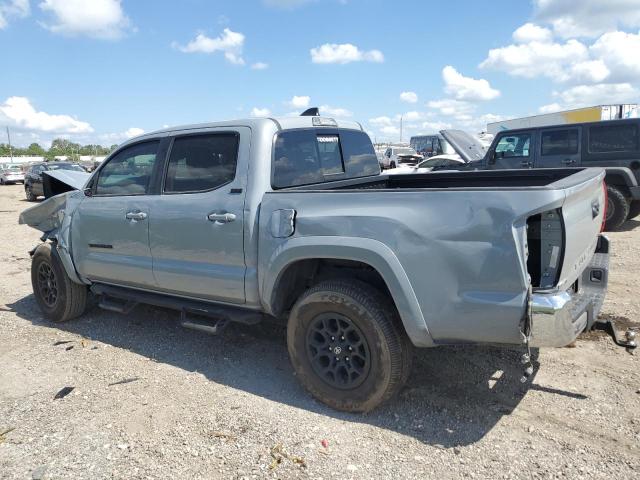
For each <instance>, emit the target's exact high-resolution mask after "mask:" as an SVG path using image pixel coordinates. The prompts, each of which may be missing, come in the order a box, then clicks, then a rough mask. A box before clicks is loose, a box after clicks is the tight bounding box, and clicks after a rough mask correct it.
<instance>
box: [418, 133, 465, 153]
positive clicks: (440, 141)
mask: <svg viewBox="0 0 640 480" xmlns="http://www.w3.org/2000/svg"><path fill="white" fill-rule="evenodd" d="M409 145H410V146H411V148H413V149H414V150H415V151H416V152H417V153H418V154H420V155H422V156H423V157H424V158H429V157H435V156H437V155H455V154H456V151H455V150H454V149H453V147H452V146H451V145H449V143H448V142H447V141H446V140H445V139H444V137H443V136H442V135H440V134H432V135H416V136H413V137H411V139H410V140H409Z"/></svg>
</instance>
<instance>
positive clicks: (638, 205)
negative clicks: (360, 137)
mask: <svg viewBox="0 0 640 480" xmlns="http://www.w3.org/2000/svg"><path fill="white" fill-rule="evenodd" d="M638 215H640V200H634V201H633V202H631V205H629V216H628V217H627V220H631V219H632V218H636V217H637V216H638Z"/></svg>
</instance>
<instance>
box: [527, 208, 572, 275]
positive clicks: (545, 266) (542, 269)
mask: <svg viewBox="0 0 640 480" xmlns="http://www.w3.org/2000/svg"><path fill="white" fill-rule="evenodd" d="M527 250H528V258H527V271H528V272H529V275H530V276H531V286H532V287H533V288H552V287H554V286H555V285H557V283H558V280H559V278H560V267H561V266H562V261H563V258H564V226H563V222H562V211H561V210H560V209H559V208H558V209H555V210H549V211H547V212H543V213H540V214H538V215H534V216H532V217H529V218H528V219H527Z"/></svg>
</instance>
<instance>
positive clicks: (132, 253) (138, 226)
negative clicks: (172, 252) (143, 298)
mask: <svg viewBox="0 0 640 480" xmlns="http://www.w3.org/2000/svg"><path fill="white" fill-rule="evenodd" d="M162 151H163V149H162V148H161V141H160V140H151V141H145V142H140V143H136V144H134V145H131V146H127V147H125V148H123V149H122V150H121V151H120V152H118V153H116V154H115V155H114V156H113V157H111V158H110V159H108V160H107V161H106V162H105V164H104V165H102V166H101V168H100V170H99V171H98V172H97V174H96V175H95V176H94V177H92V179H91V181H90V184H89V187H88V191H87V193H88V195H87V196H86V197H85V198H84V199H83V201H82V203H81V204H80V205H79V206H78V208H77V210H76V211H75V213H74V217H73V223H72V250H73V259H74V263H75V265H76V268H77V269H78V273H80V275H81V276H83V277H86V278H88V279H90V280H92V281H96V282H105V283H111V284H117V285H125V286H134V287H147V288H149V287H151V288H153V287H154V286H155V279H154V277H153V268H152V262H151V250H150V248H149V222H150V221H151V218H150V206H151V204H152V203H153V201H154V199H156V198H158V195H154V193H156V192H154V189H156V190H157V187H154V185H157V179H158V177H159V173H160V172H161V169H160V167H161V165H160V164H161V163H162V161H161V159H160V157H162V153H161V152H162Z"/></svg>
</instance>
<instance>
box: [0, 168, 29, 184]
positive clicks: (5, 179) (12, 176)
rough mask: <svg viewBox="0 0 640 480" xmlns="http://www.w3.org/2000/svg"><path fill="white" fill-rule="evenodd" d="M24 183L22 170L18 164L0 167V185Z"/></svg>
mask: <svg viewBox="0 0 640 480" xmlns="http://www.w3.org/2000/svg"><path fill="white" fill-rule="evenodd" d="M10 183H24V172H23V171H22V168H20V165H15V164H14V165H12V164H7V165H5V166H3V167H2V169H0V185H6V184H10Z"/></svg>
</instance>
